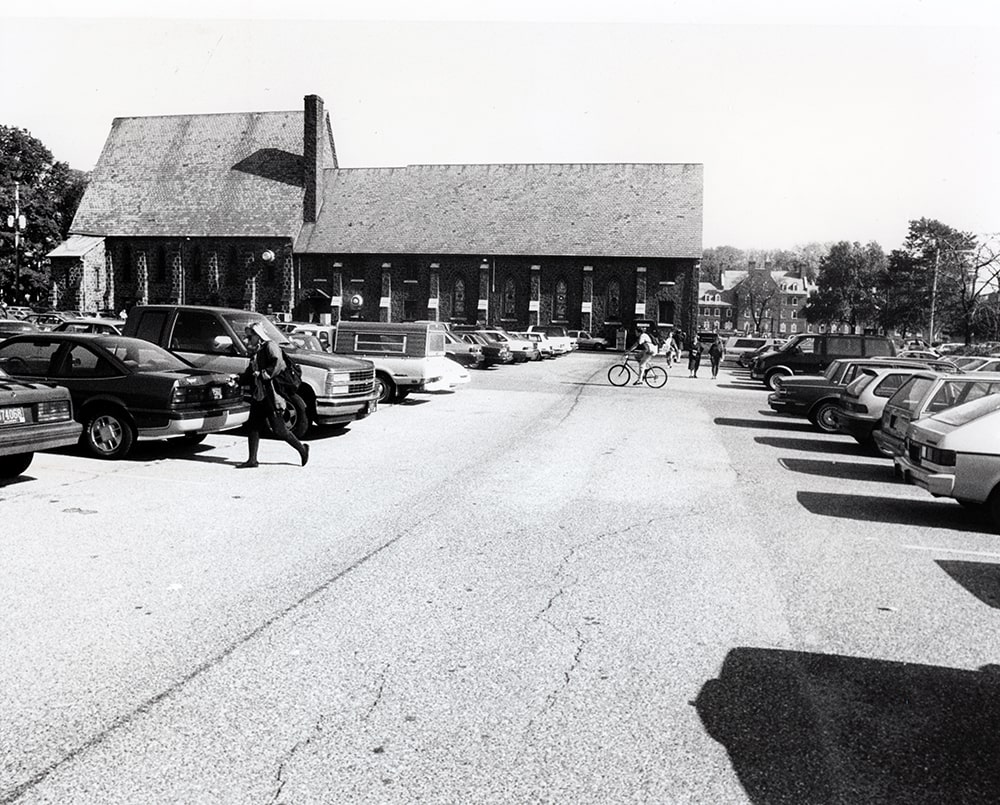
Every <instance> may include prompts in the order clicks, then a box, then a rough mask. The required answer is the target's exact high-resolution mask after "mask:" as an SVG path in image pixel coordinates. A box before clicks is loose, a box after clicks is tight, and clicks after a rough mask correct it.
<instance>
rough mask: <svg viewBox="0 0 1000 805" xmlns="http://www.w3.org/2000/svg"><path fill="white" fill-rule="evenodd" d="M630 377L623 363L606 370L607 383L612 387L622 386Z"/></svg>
mask: <svg viewBox="0 0 1000 805" xmlns="http://www.w3.org/2000/svg"><path fill="white" fill-rule="evenodd" d="M631 377H632V372H631V371H630V370H629V368H628V366H627V365H626V364H624V363H616V364H615V365H614V366H612V367H611V368H610V369H608V382H609V383H610V384H611V385H612V386H624V385H625V384H626V383H628V381H629V378H631Z"/></svg>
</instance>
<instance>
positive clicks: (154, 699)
mask: <svg viewBox="0 0 1000 805" xmlns="http://www.w3.org/2000/svg"><path fill="white" fill-rule="evenodd" d="M433 516H434V515H433V514H428V515H427V516H426V517H424V518H423V519H422V520H420V521H419V522H417V523H415V524H414V525H413V526H411V527H410V528H408V529H407V530H406V531H402V532H400V533H399V534H397V535H396V536H394V537H393V538H392V539H389V540H387V541H386V542H383V543H382V544H381V545H379V546H378V547H376V548H373V549H372V550H371V551H369V552H368V553H366V554H364V555H363V556H362V557H360V558H359V559H356V560H355V561H354V562H352V563H351V564H349V565H348V566H347V567H345V568H343V569H342V570H340V571H338V572H337V573H335V574H334V575H332V576H331V577H330V578H328V579H326V580H325V581H324V582H322V583H321V584H319V585H317V586H316V587H314V588H313V589H312V590H310V591H309V592H307V593H306V594H305V595H303V596H301V597H300V598H298V599H297V600H296V601H294V602H292V603H291V604H289V605H288V606H286V607H284V608H283V609H280V610H279V611H278V612H276V613H275V614H273V615H271V616H270V617H269V618H267V619H266V620H264V621H263V622H261V623H260V624H258V625H257V626H255V627H254V628H253V629H251V630H250V631H249V632H247V633H246V634H244V635H242V636H241V637H239V638H237V639H236V640H234V641H233V642H231V643H230V644H229V645H227V646H226V647H225V648H223V649H222V650H221V651H219V652H218V653H216V654H215V655H214V656H212V657H210V658H208V659H207V660H205V661H203V662H201V663H199V664H198V665H197V666H195V667H194V668H193V669H192V670H191V671H189V672H188V673H187V674H185V675H184V676H182V677H181V678H180V679H178V680H177V681H176V682H174V683H173V684H171V685H169V686H168V687H166V688H164V689H163V690H161V691H160V692H158V693H156V694H154V695H152V696H150V697H149V698H147V699H146V700H145V701H143V702H141V703H140V704H139V705H137V706H136V707H134V708H133V709H132V710H131V711H129V712H127V713H123V714H122V715H120V716H117V717H116V718H114V719H113V720H112V721H111V723H110V724H108V725H107V726H106V727H104V728H103V729H101V730H100V731H98V732H97V733H96V734H95V735H93V736H91V737H90V738H88V739H87V740H85V741H83V742H82V743H81V744H80V745H78V746H76V747H74V748H72V749H70V750H69V751H68V752H66V753H65V754H64V755H63V756H62V757H61V758H59V759H58V760H54V761H52V762H51V763H49V765H47V766H45V767H44V768H43V769H41V770H40V771H37V772H35V774H33V775H32V776H31V777H29V778H28V779H27V780H25V781H24V782H21V783H18V784H17V785H15V786H14V787H13V788H9V789H7V791H3V792H0V805H7V804H8V803H11V802H14V801H15V800H17V799H20V797H22V796H23V795H24V794H25V793H27V792H28V791H30V790H31V789H32V788H34V787H35V786H37V785H39V784H40V783H42V782H43V781H44V780H45V779H46V778H48V777H49V776H50V775H51V774H53V773H54V772H56V771H58V770H59V769H60V768H62V767H63V766H65V765H66V764H68V763H70V762H71V761H73V760H76V759H77V758H78V757H80V756H81V755H83V754H84V753H85V752H87V751H88V750H90V749H93V748H94V747H96V746H98V745H100V744H101V743H103V742H104V741H105V740H107V739H108V738H109V737H111V736H112V735H114V734H115V733H116V732H118V731H119V730H120V729H122V728H123V727H126V726H128V725H129V724H131V723H133V722H134V721H136V719H138V718H139V717H140V716H143V715H146V714H148V713H149V712H151V711H152V710H153V708H154V707H156V705H158V704H160V703H161V702H164V701H166V700H168V699H169V698H171V697H172V696H174V695H175V694H177V693H178V692H179V691H181V690H182V689H183V688H184V687H186V686H187V685H188V684H189V683H190V682H192V681H194V680H195V679H198V678H199V677H201V676H203V675H204V674H205V673H207V672H208V671H211V670H212V669H213V668H215V667H216V666H218V665H220V664H221V663H223V662H224V661H225V660H227V659H228V658H229V657H230V656H232V655H233V654H234V653H235V652H236V651H237V650H238V649H240V648H241V647H243V646H244V645H246V644H247V643H249V642H250V641H252V640H254V639H255V638H257V637H259V636H260V635H261V634H263V633H264V632H265V631H267V630H268V629H270V628H271V627H272V626H274V625H275V624H276V623H278V622H279V621H281V620H283V619H285V618H287V617H289V616H290V615H292V614H293V613H295V612H296V611H297V610H299V609H301V608H303V607H304V606H306V605H308V604H309V603H311V602H312V601H313V600H315V599H316V598H318V597H319V596H321V595H323V594H324V593H325V592H327V590H329V589H330V588H331V587H332V586H333V585H334V584H336V583H337V582H338V581H340V580H341V579H342V578H344V577H345V576H346V575H348V574H349V573H351V572H353V571H355V570H357V569H358V568H360V567H361V566H362V565H364V564H366V563H367V562H368V561H370V560H371V559H373V558H374V557H376V556H378V555H379V554H380V553H382V552H383V551H385V550H386V549H388V548H391V547H392V546H393V545H395V544H396V543H397V542H399V541H400V540H401V539H403V538H404V537H406V536H409V535H410V534H412V533H413V532H415V531H416V530H418V529H419V528H420V527H421V526H423V524H424V523H426V522H427V521H428V520H430V519H431V518H432V517H433Z"/></svg>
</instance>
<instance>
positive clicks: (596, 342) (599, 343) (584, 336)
mask: <svg viewBox="0 0 1000 805" xmlns="http://www.w3.org/2000/svg"><path fill="white" fill-rule="evenodd" d="M567 335H569V337H570V338H572V339H576V348H577V349H607V348H608V340H607V339H606V338H601V337H600V336H597V335H591V334H590V333H588V332H587V331H586V330H570V331H569V332H568V333H567Z"/></svg>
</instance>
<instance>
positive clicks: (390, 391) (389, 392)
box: [375, 375, 396, 405]
mask: <svg viewBox="0 0 1000 805" xmlns="http://www.w3.org/2000/svg"><path fill="white" fill-rule="evenodd" d="M375 382H376V383H378V404H379V405H383V404H384V403H387V402H392V401H393V400H394V399H395V397H396V384H395V383H393V382H392V379H391V378H390V377H389V376H388V375H375Z"/></svg>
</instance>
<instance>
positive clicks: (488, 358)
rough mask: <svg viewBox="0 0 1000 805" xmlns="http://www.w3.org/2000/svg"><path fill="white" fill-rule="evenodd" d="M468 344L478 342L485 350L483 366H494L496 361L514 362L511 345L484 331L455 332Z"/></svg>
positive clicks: (483, 350)
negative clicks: (483, 332) (486, 334)
mask: <svg viewBox="0 0 1000 805" xmlns="http://www.w3.org/2000/svg"><path fill="white" fill-rule="evenodd" d="M455 335H456V336H457V337H458V338H461V339H462V340H463V341H465V342H466V343H468V344H478V345H479V346H480V347H481V348H482V352H483V363H482V365H483V366H492V365H493V364H495V363H512V362H513V360H514V356H513V355H512V354H511V352H510V347H508V346H507V345H506V344H501V343H500V342H499V341H496V340H494V339H492V338H489V337H488V336H485V335H483V334H482V333H464V332H459V333H455Z"/></svg>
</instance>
